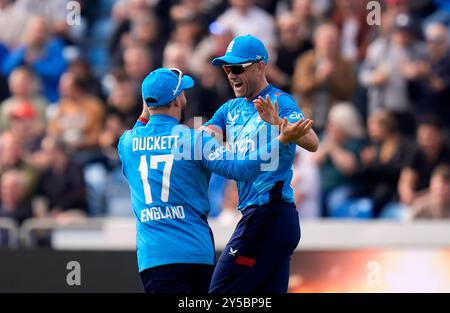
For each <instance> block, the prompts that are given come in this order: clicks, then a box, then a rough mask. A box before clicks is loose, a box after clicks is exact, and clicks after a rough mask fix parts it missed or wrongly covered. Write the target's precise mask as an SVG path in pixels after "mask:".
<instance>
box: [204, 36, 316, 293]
mask: <svg viewBox="0 0 450 313" xmlns="http://www.w3.org/2000/svg"><path fill="white" fill-rule="evenodd" d="M267 61H268V52H267V49H266V47H265V46H264V44H263V43H262V42H261V41H260V40H259V39H258V38H256V37H254V36H251V35H246V36H238V37H236V38H234V39H233V40H232V41H231V42H230V44H229V45H228V48H227V50H226V53H225V55H224V56H222V57H218V58H215V59H214V60H213V62H212V63H213V65H215V66H221V67H222V68H223V70H224V71H225V73H226V75H227V77H228V80H229V82H230V84H231V87H232V88H233V91H234V94H235V96H236V98H235V99H231V100H229V101H228V102H226V103H225V104H223V105H222V106H221V107H220V108H219V109H218V110H217V111H216V113H215V114H214V116H213V117H212V118H211V119H210V120H209V121H208V122H207V123H205V124H204V126H203V129H207V130H208V131H210V132H214V133H216V136H219V137H216V138H224V137H225V138H226V140H227V143H228V144H229V145H236V144H237V145H239V144H240V143H242V142H248V141H252V140H253V141H254V140H257V138H258V136H260V135H261V132H262V131H263V129H264V126H265V125H267V124H266V123H269V124H271V125H280V123H282V121H283V119H287V120H288V121H289V122H294V123H300V124H301V125H307V130H308V131H307V132H305V134H304V135H303V136H301V137H299V138H298V140H296V141H295V142H291V143H290V144H289V149H288V150H287V151H286V154H283V158H282V159H281V158H280V162H279V165H278V167H277V169H276V170H274V171H272V172H264V173H261V174H259V175H258V176H255V177H253V178H252V179H250V180H249V181H239V182H238V191H239V205H238V209H239V210H240V211H241V212H242V214H243V217H242V219H241V220H240V221H239V223H238V225H237V227H236V230H235V231H234V233H233V235H232V237H231V239H230V241H229V242H228V244H227V245H226V247H225V249H224V251H223V253H222V255H221V257H220V259H219V261H218V264H217V266H216V268H215V270H214V274H213V278H212V282H211V286H210V292H212V293H224V292H227V293H228V292H231V293H237V292H239V293H241V292H257V291H259V292H286V291H287V285H288V280H289V265H290V256H291V254H292V252H293V251H294V249H295V248H296V247H297V244H298V242H299V240H300V226H299V219H298V213H297V209H296V207H295V204H294V192H293V190H292V187H291V186H290V182H291V179H292V165H293V162H294V158H295V150H296V144H297V145H299V146H301V147H303V148H305V149H307V150H310V151H315V150H317V147H318V139H317V136H316V134H315V132H314V131H313V130H312V123H313V121H312V120H309V119H305V118H304V117H303V113H302V111H301V110H300V109H299V107H298V106H297V104H296V103H295V101H294V100H293V99H292V97H290V96H289V95H288V94H286V93H284V92H282V91H281V90H280V89H277V88H275V87H274V86H272V85H270V84H269V83H268V82H267V79H266V72H265V71H266V66H267ZM272 103H275V106H274V105H273V104H272ZM249 148H250V150H251V148H252V147H251V146H250V147H249Z"/></svg>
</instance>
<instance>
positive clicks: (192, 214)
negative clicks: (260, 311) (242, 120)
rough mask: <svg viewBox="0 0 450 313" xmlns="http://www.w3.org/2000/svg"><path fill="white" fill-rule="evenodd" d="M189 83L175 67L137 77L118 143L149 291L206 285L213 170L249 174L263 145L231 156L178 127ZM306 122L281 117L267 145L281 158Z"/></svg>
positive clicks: (230, 174) (210, 263)
mask: <svg viewBox="0 0 450 313" xmlns="http://www.w3.org/2000/svg"><path fill="white" fill-rule="evenodd" d="M193 85H194V81H193V79H192V78H191V77H190V76H187V75H183V73H182V72H181V71H180V70H179V69H171V70H169V69H166V68H160V69H157V70H155V71H153V72H151V73H150V74H149V75H148V76H147V77H146V78H145V79H144V81H143V83H142V98H143V99H144V108H143V111H142V114H141V116H140V118H139V120H138V121H137V123H136V124H135V126H134V128H133V129H132V130H131V131H126V132H125V133H124V134H123V135H122V137H121V138H120V140H119V144H118V151H119V157H120V159H121V161H122V169H123V173H124V175H125V176H126V178H127V179H128V183H129V185H130V189H131V205H132V208H133V211H134V214H135V216H136V218H137V255H138V265H139V272H140V275H141V279H142V282H143V285H144V289H145V291H146V292H151V293H173V292H175V293H177V292H185V293H190V292H193V293H199V292H200V293H201V292H203V293H206V292H207V291H208V287H209V284H210V279H211V275H212V272H213V264H214V259H215V257H214V241H213V238H212V233H211V230H210V228H209V226H208V223H207V216H208V213H209V202H208V182H209V178H210V175H211V172H214V173H216V174H219V175H222V176H225V177H227V178H232V179H236V180H237V179H239V180H249V179H252V178H253V177H255V176H257V175H258V174H259V173H260V172H261V170H262V163H261V158H260V157H259V155H257V154H258V153H259V151H261V149H262V148H260V149H259V150H258V151H255V152H254V153H253V154H251V155H249V156H248V158H236V156H237V154H234V153H233V151H230V150H227V149H224V148H223V147H222V146H221V145H220V143H219V142H217V141H216V140H214V139H213V138H212V137H211V136H210V135H208V134H207V133H206V132H201V131H195V130H193V129H189V128H187V127H183V126H181V125H178V123H179V121H180V119H181V118H182V115H183V110H184V108H185V107H186V102H187V101H186V97H185V93H184V90H186V89H188V88H191V87H192V86H193ZM149 117H150V121H148V118H149ZM147 122H148V123H147ZM144 125H145V127H144ZM308 127H310V125H306V124H301V123H296V124H288V122H287V121H284V123H283V125H282V127H281V129H282V131H281V134H280V135H279V136H278V137H277V138H276V139H274V140H272V141H271V142H270V143H268V144H267V145H266V148H271V152H273V151H275V150H276V151H278V152H279V155H280V159H283V158H284V155H285V154H287V153H288V152H287V151H285V150H286V149H288V145H287V144H288V143H289V142H290V141H293V140H297V138H299V137H300V136H303V135H304V133H305V132H307V131H308V130H309V129H308ZM278 140H279V141H281V143H279V141H278ZM277 148H279V149H277ZM194 150H195V151H194ZM181 151H182V152H181ZM266 151H268V150H266ZM198 156H200V157H198Z"/></svg>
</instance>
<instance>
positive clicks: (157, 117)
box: [149, 114, 178, 124]
mask: <svg viewBox="0 0 450 313" xmlns="http://www.w3.org/2000/svg"><path fill="white" fill-rule="evenodd" d="M149 124H178V120H177V119H176V118H174V117H172V116H169V115H166V114H154V115H152V116H150V121H149Z"/></svg>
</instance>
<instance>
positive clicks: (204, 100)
mask: <svg viewBox="0 0 450 313" xmlns="http://www.w3.org/2000/svg"><path fill="white" fill-rule="evenodd" d="M184 48H185V45H183V44H182V43H176V42H174V43H169V44H168V45H167V46H166V49H165V51H164V61H163V66H164V67H166V68H177V69H179V70H181V71H182V72H183V73H187V74H189V75H190V76H192V77H193V78H194V79H195V80H197V79H198V78H197V77H196V76H195V75H192V74H191V73H190V71H189V58H190V55H189V54H187V53H186V49H184ZM204 81H205V79H204ZM186 99H187V101H188V102H189V105H188V106H187V107H186V109H185V112H184V120H183V122H185V123H186V124H188V125H189V126H190V127H194V121H193V118H194V117H196V116H198V117H205V118H209V117H211V116H212V115H213V114H214V112H215V111H214V109H216V108H217V107H218V106H219V100H220V99H219V96H218V94H217V92H216V90H215V88H205V87H203V86H202V85H201V84H196V85H194V86H193V87H192V88H190V89H189V91H187V92H186ZM202 122H204V121H203V120H202ZM201 125H202V124H201V123H200V122H199V123H198V125H197V127H200V126H201Z"/></svg>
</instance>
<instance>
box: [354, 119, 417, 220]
mask: <svg viewBox="0 0 450 313" xmlns="http://www.w3.org/2000/svg"><path fill="white" fill-rule="evenodd" d="M398 127H399V126H398V125H397V122H396V120H395V117H394V116H393V114H392V113H389V112H386V111H378V112H376V113H374V114H373V115H372V116H371V117H370V118H369V121H368V135H369V138H370V144H369V145H368V146H367V147H365V148H364V149H363V150H362V151H361V156H360V159H361V163H362V164H361V165H362V169H361V172H362V173H361V176H363V177H364V181H363V186H364V188H363V190H361V191H360V192H359V193H358V194H357V195H355V197H356V196H357V197H369V198H372V200H373V216H374V217H378V216H379V214H380V212H381V211H382V209H383V208H384V207H385V205H387V204H388V203H390V202H394V201H398V194H397V185H398V181H399V177H400V171H401V169H402V168H403V166H404V165H405V164H406V162H407V160H408V159H409V157H410V155H411V154H412V153H414V151H415V145H414V142H412V141H411V140H409V138H406V137H404V136H402V134H401V133H400V131H399V129H398Z"/></svg>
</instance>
